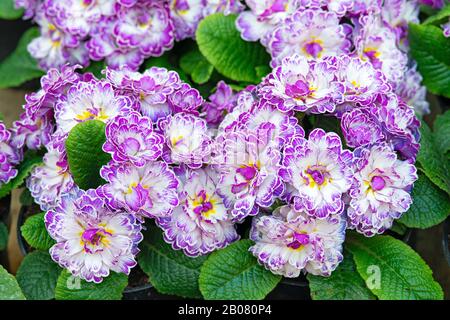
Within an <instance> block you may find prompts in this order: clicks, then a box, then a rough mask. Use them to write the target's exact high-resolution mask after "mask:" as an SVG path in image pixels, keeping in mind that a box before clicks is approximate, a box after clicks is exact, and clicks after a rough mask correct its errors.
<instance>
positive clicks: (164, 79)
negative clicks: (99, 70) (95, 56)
mask: <svg viewBox="0 0 450 320" xmlns="http://www.w3.org/2000/svg"><path fill="white" fill-rule="evenodd" d="M106 78H107V79H108V80H109V81H110V82H111V83H112V84H113V85H114V86H115V87H116V89H118V90H120V91H123V92H124V94H127V95H131V96H133V97H134V98H135V100H136V103H137V106H138V111H139V112H141V113H142V114H143V115H144V116H147V117H149V118H150V119H152V121H155V122H156V121H157V120H158V119H160V118H163V117H166V116H167V115H169V114H171V113H172V111H171V109H170V106H169V102H168V97H169V95H171V94H173V93H174V92H175V91H176V90H178V89H179V88H180V87H181V84H182V83H181V80H180V77H179V76H178V74H177V73H176V72H175V71H168V70H167V69H165V68H157V67H151V68H150V69H147V70H146V71H145V72H144V73H142V74H141V73H139V72H132V71H130V70H127V69H125V68H123V69H120V70H112V69H107V70H106Z"/></svg>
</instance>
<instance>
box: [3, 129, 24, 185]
mask: <svg viewBox="0 0 450 320" xmlns="http://www.w3.org/2000/svg"><path fill="white" fill-rule="evenodd" d="M20 160H21V153H20V152H19V150H18V149H17V148H15V147H14V146H12V145H11V132H10V131H9V130H8V129H7V128H6V126H5V124H4V123H3V122H0V186H1V185H2V184H3V183H8V182H9V181H10V180H11V179H12V178H14V177H15V176H16V175H17V169H15V168H14V166H15V165H16V164H18V163H19V161H20Z"/></svg>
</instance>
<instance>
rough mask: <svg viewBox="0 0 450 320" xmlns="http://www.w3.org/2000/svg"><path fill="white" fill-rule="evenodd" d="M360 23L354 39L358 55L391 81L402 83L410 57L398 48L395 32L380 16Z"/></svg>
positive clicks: (364, 18) (368, 18) (364, 19)
mask: <svg viewBox="0 0 450 320" xmlns="http://www.w3.org/2000/svg"><path fill="white" fill-rule="evenodd" d="M359 23H360V25H361V26H360V29H359V32H358V34H357V35H356V37H355V39H354V43H355V47H356V53H357V55H358V56H359V57H360V58H361V59H362V60H364V61H370V63H371V64H372V65H373V66H374V67H375V69H378V70H381V71H383V73H384V75H385V76H386V78H387V79H388V80H389V81H391V82H394V83H397V82H398V81H400V79H401V78H402V77H403V74H404V73H405V71H406V65H407V62H408V57H407V56H406V54H405V53H404V52H402V51H401V50H400V49H399V48H398V47H397V37H396V34H395V33H394V31H392V30H391V29H390V28H388V27H387V26H385V25H384V24H383V22H382V21H381V18H379V17H378V16H373V15H368V16H363V17H361V18H360V19H359Z"/></svg>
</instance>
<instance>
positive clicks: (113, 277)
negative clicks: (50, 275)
mask: <svg viewBox="0 0 450 320" xmlns="http://www.w3.org/2000/svg"><path fill="white" fill-rule="evenodd" d="M127 284H128V277H127V276H126V275H125V274H123V273H115V272H111V274H110V275H109V276H108V277H106V278H104V279H103V281H102V282H101V283H98V284H95V283H93V282H86V281H84V280H81V279H80V278H76V277H73V276H72V275H71V274H70V272H69V271H67V270H64V271H63V272H61V275H60V276H59V278H58V283H57V284H56V291H55V296H56V300H120V299H122V293H123V290H124V289H125V287H126V286H127Z"/></svg>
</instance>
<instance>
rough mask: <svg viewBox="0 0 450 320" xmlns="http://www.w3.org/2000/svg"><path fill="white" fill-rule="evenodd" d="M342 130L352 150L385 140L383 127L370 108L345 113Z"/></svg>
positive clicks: (342, 119)
mask: <svg viewBox="0 0 450 320" xmlns="http://www.w3.org/2000/svg"><path fill="white" fill-rule="evenodd" d="M341 128H342V133H343V135H344V137H345V141H346V143H347V146H349V147H352V148H356V147H360V146H365V145H369V144H374V143H376V142H379V141H381V140H383V139H384V135H383V130H382V127H381V125H380V124H379V123H378V121H377V120H376V119H375V118H374V117H373V115H371V113H370V109H368V108H358V109H354V110H351V111H348V112H346V113H344V114H343V115H342V118H341Z"/></svg>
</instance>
